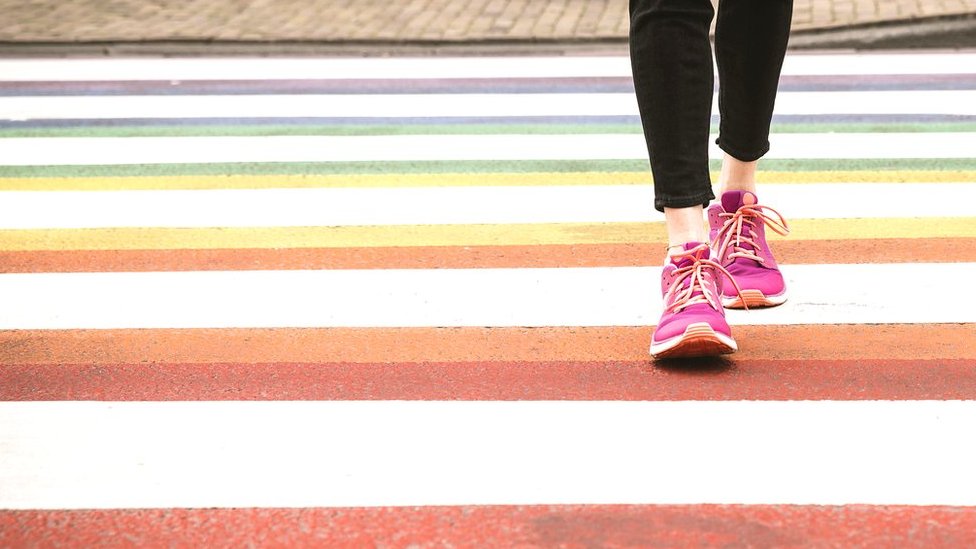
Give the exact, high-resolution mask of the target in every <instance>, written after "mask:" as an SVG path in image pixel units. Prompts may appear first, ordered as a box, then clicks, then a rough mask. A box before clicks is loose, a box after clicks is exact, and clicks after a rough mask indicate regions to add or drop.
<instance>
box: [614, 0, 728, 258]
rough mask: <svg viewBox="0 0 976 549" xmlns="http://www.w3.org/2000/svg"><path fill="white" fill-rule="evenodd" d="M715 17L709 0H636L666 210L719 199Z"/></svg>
mask: <svg viewBox="0 0 976 549" xmlns="http://www.w3.org/2000/svg"><path fill="white" fill-rule="evenodd" d="M713 16H714V10H713V8H712V3H711V2H710V0H630V60H631V66H632V68H633V74H634V88H635V90H636V92H637V105H638V107H639V108H640V116H641V124H642V126H643V129H644V138H645V139H646V141H647V148H648V156H649V158H650V164H651V172H652V173H653V174H654V207H655V208H657V209H658V210H660V211H664V209H665V208H688V207H693V206H705V205H707V204H708V202H709V201H710V200H711V199H712V198H714V195H713V194H712V187H711V181H710V178H709V171H708V131H709V126H710V123H711V114H712V94H713V90H714V86H715V83H714V76H713V68H712V67H713V65H712V49H711V43H710V42H709V39H708V32H709V27H710V26H711V21H712V17H713ZM671 244H682V243H681V242H671Z"/></svg>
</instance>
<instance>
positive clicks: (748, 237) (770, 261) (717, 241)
mask: <svg viewBox="0 0 976 549" xmlns="http://www.w3.org/2000/svg"><path fill="white" fill-rule="evenodd" d="M767 211H769V212H772V213H773V214H774V215H775V216H776V217H775V218H773V217H772V216H770V215H769V214H767V213H766V212H767ZM708 225H709V228H710V229H711V230H710V232H709V236H710V238H711V241H712V250H713V253H714V255H715V258H716V261H718V262H719V263H721V264H722V266H723V267H725V269H726V270H728V272H729V273H730V274H731V275H732V278H733V280H735V282H736V284H737V285H738V288H740V289H741V292H739V294H738V295H736V294H733V293H732V292H729V291H723V292H722V305H724V306H725V307H728V308H730V309H742V308H752V307H773V306H776V305H781V304H782V303H783V302H785V301H786V282H785V281H784V280H783V275H782V274H781V273H780V272H779V267H778V266H777V264H776V260H775V259H774V258H773V254H772V252H770V251H769V245H768V244H766V226H767V225H769V227H770V228H771V229H772V230H774V231H776V232H777V233H779V234H781V235H784V236H785V235H787V234H789V232H790V229H789V227H788V226H787V225H786V220H785V219H783V216H782V215H780V213H779V212H777V211H776V210H774V209H772V208H769V207H767V206H760V205H759V204H758V200H757V199H756V195H755V194H753V193H751V192H748V191H728V192H726V193H723V194H722V200H721V201H720V202H719V203H717V204H713V205H712V206H711V207H709V208H708Z"/></svg>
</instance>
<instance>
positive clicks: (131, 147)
mask: <svg viewBox="0 0 976 549" xmlns="http://www.w3.org/2000/svg"><path fill="white" fill-rule="evenodd" d="M971 137H972V135H971V134H969V133H956V132H945V133H932V134H926V135H925V138H924V141H925V146H924V147H920V146H919V140H920V138H919V135H918V134H916V133H885V134H872V133H863V134H856V133H846V134H836V135H833V134H799V133H797V134H782V135H777V136H775V137H774V139H773V150H772V151H771V152H770V153H769V154H768V155H767V156H768V157H769V158H797V159H812V158H824V159H826V158H835V159H844V158H858V159H870V158H973V157H976V140H973V139H971ZM3 143H4V151H3V156H2V157H0V165H3V166H35V165H40V166H59V165H88V166H90V165H124V164H182V163H203V164H208V163H220V162H353V161H357V162H365V161H408V160H409V161H427V160H492V161H499V162H501V161H504V160H580V159H591V160H601V159H602V160H616V159H643V158H645V157H646V155H647V150H646V146H645V144H644V140H643V138H642V137H641V136H640V135H636V134H633V135H629V134H624V135H621V134H602V135H599V134H598V135H451V136H436V135H408V136H265V137H101V138H84V137H36V138H29V137H26V138H9V139H4V141H3ZM709 150H710V152H709V155H710V156H711V157H712V158H720V157H721V150H720V149H719V148H718V146H717V145H715V144H714V143H713V144H712V145H710V149H709ZM499 167H500V168H501V167H502V166H499Z"/></svg>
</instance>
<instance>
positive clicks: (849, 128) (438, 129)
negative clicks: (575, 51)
mask: <svg viewBox="0 0 976 549" xmlns="http://www.w3.org/2000/svg"><path fill="white" fill-rule="evenodd" d="M640 132H641V127H640V125H639V124H433V125H427V124H405V125H391V124H376V125H372V124H355V125H352V124H350V125H328V126H287V125H281V126H278V125H275V126H248V125H240V126H116V127H74V128H5V129H0V138H3V137H197V136H266V135H338V136H345V135H488V134H496V135H497V134H502V135H504V134H537V135H561V134H608V133H609V134H614V133H616V134H629V133H640ZM711 132H712V133H717V132H718V126H717V125H713V126H712V128H711ZM772 132H773V133H893V132H898V133H935V132H974V133H976V124H973V123H970V122H942V123H933V124H909V123H892V124H882V123H838V124H773V126H772Z"/></svg>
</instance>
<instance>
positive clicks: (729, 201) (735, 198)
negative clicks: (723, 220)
mask: <svg viewBox="0 0 976 549" xmlns="http://www.w3.org/2000/svg"><path fill="white" fill-rule="evenodd" d="M756 203H757V200H756V195H755V193H751V192H749V191H726V192H724V193H722V209H724V210H725V211H726V212H728V213H735V211H736V210H738V209H739V208H741V207H742V206H752V205H753V204H756Z"/></svg>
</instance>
